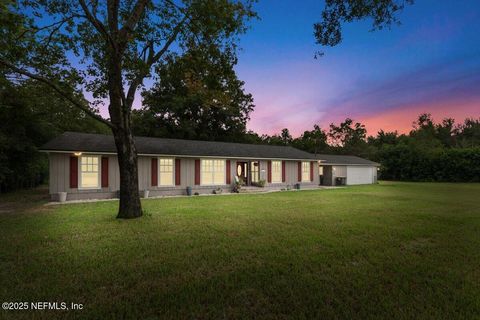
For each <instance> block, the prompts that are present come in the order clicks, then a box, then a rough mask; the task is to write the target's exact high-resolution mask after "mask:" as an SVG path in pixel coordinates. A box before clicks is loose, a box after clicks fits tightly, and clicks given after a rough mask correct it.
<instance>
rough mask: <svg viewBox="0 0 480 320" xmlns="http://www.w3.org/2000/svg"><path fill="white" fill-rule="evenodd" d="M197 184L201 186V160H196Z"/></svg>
mask: <svg viewBox="0 0 480 320" xmlns="http://www.w3.org/2000/svg"><path fill="white" fill-rule="evenodd" d="M195 184H196V185H200V159H195Z"/></svg>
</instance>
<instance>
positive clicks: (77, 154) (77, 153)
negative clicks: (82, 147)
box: [73, 152, 82, 157]
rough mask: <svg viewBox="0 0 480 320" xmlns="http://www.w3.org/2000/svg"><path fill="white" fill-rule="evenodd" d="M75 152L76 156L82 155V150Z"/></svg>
mask: <svg viewBox="0 0 480 320" xmlns="http://www.w3.org/2000/svg"><path fill="white" fill-rule="evenodd" d="M73 154H74V155H75V156H77V157H80V156H81V155H82V153H81V152H74V153H73Z"/></svg>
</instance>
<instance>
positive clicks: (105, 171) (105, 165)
mask: <svg viewBox="0 0 480 320" xmlns="http://www.w3.org/2000/svg"><path fill="white" fill-rule="evenodd" d="M102 188H108V158H107V157H102Z"/></svg>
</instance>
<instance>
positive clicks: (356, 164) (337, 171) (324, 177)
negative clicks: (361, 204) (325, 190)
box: [317, 154, 380, 186]
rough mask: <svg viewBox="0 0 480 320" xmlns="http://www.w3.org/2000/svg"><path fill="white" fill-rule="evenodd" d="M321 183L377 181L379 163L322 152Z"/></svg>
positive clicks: (366, 182)
mask: <svg viewBox="0 0 480 320" xmlns="http://www.w3.org/2000/svg"><path fill="white" fill-rule="evenodd" d="M317 158H318V159H319V174H320V184H321V185H325V186H336V185H359V184H373V183H377V171H378V167H379V166H380V164H379V163H377V162H373V161H370V160H367V159H363V158H360V157H355V156H341V155H330V154H320V155H317Z"/></svg>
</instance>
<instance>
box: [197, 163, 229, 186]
mask: <svg viewBox="0 0 480 320" xmlns="http://www.w3.org/2000/svg"><path fill="white" fill-rule="evenodd" d="M205 160H211V161H216V160H217V161H222V162H223V183H222V184H215V183H213V184H210V183H209V184H204V183H203V173H202V168H203V166H202V161H205ZM226 168H227V160H226V159H221V158H200V186H201V187H217V186H225V185H227V172H226Z"/></svg>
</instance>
